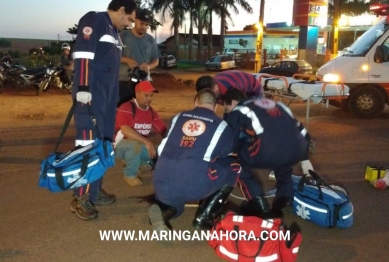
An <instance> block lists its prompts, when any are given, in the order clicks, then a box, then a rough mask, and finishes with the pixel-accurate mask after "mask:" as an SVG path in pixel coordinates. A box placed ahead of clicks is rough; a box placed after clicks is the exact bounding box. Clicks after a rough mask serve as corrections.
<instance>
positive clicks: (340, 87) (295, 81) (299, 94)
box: [252, 73, 349, 128]
mask: <svg viewBox="0 0 389 262" xmlns="http://www.w3.org/2000/svg"><path fill="white" fill-rule="evenodd" d="M252 75H254V76H255V77H256V78H257V79H258V80H259V81H260V82H261V85H262V86H263V87H264V93H265V94H267V95H271V96H278V97H281V99H282V101H283V98H287V99H289V103H288V105H289V104H290V103H291V102H292V101H293V100H297V101H307V109H306V128H308V124H309V108H310V101H312V102H313V103H316V104H317V103H319V102H323V101H326V102H327V105H328V101H329V100H330V99H338V100H339V99H340V100H341V99H347V98H348V95H349V87H348V86H346V85H344V84H342V83H328V82H323V81H320V79H319V78H317V77H316V76H310V75H298V74H296V75H294V76H293V77H284V76H276V75H270V74H264V73H253V74H252ZM299 78H300V79H299Z"/></svg>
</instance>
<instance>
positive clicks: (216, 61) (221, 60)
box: [205, 55, 236, 71]
mask: <svg viewBox="0 0 389 262" xmlns="http://www.w3.org/2000/svg"><path fill="white" fill-rule="evenodd" d="M235 67H236V65H235V60H234V59H233V58H232V56H230V55H215V56H212V57H211V59H209V60H208V61H207V62H205V69H206V70H207V71H209V70H216V71H220V70H225V69H234V68H235Z"/></svg>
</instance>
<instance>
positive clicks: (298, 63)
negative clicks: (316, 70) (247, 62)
mask: <svg viewBox="0 0 389 262" xmlns="http://www.w3.org/2000/svg"><path fill="white" fill-rule="evenodd" d="M259 73H266V74H271V75H278V76H293V75H294V74H305V75H311V74H313V70H312V66H311V65H310V64H308V63H307V62H306V61H305V60H301V59H292V58H287V59H283V60H281V61H277V62H275V63H274V64H272V65H271V66H268V67H263V68H261V70H259Z"/></svg>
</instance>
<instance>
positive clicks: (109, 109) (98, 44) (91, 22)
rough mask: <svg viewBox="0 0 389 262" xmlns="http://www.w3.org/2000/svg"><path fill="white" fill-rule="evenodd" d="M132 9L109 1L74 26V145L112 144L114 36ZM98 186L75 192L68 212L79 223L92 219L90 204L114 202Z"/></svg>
mask: <svg viewBox="0 0 389 262" xmlns="http://www.w3.org/2000/svg"><path fill="white" fill-rule="evenodd" d="M136 8H137V6H136V3H135V1H134V0H112V1H111V2H110V3H109V5H108V10H107V11H106V12H89V13H87V14H86V15H84V16H83V17H82V18H81V19H80V21H79V23H78V28H79V29H78V34H77V38H76V44H75V46H74V53H73V61H74V82H73V88H72V94H73V100H76V101H77V104H76V108H75V112H74V123H75V126H76V146H77V145H81V146H85V145H88V144H90V143H92V142H93V141H94V139H95V137H96V136H100V138H104V139H107V140H110V141H112V140H113V137H114V129H115V112H116V102H117V99H118V85H119V79H118V75H119V66H120V58H121V52H122V44H121V40H120V37H119V36H118V31H120V30H123V29H124V28H125V27H129V26H131V25H132V22H133V21H134V20H135V12H136ZM89 106H90V108H89ZM89 111H90V112H91V114H92V115H93V116H94V119H92V117H91V114H90V113H89ZM94 123H96V124H97V128H98V132H96V130H95V125H94ZM101 183H102V179H99V180H97V181H95V182H92V183H91V184H88V185H87V186H84V187H80V188H77V189H76V190H75V192H74V195H75V197H74V199H73V201H72V202H71V204H70V210H71V211H72V212H74V213H76V215H77V216H78V217H79V218H80V219H83V220H89V219H95V218H97V217H98V212H97V210H96V208H95V205H107V204H111V203H113V202H115V200H116V197H115V195H112V194H107V193H106V192H105V191H104V190H102V189H101Z"/></svg>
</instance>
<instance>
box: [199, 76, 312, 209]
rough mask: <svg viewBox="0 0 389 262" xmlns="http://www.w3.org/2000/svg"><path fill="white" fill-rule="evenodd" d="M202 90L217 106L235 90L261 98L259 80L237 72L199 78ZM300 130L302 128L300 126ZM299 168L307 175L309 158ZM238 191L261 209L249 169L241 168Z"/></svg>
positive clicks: (309, 167)
mask: <svg viewBox="0 0 389 262" xmlns="http://www.w3.org/2000/svg"><path fill="white" fill-rule="evenodd" d="M204 88H210V89H212V90H213V91H214V92H215V94H216V97H217V98H218V100H217V102H218V104H221V105H223V96H224V95H225V94H226V93H227V92H228V91H230V90H234V89H237V90H239V91H241V92H242V93H244V94H245V96H246V97H262V96H263V87H262V85H261V83H260V82H259V80H258V79H257V78H256V77H255V76H253V75H252V74H250V73H245V72H241V71H238V70H229V71H224V72H220V73H217V74H216V75H215V76H213V77H212V76H208V75H206V76H201V77H199V78H198V79H197V81H196V90H197V91H199V90H201V89H204ZM301 128H303V126H302V125H301ZM301 167H302V169H303V172H304V174H308V170H309V169H312V170H313V167H312V164H311V162H310V161H309V156H308V154H306V158H305V159H303V161H302V162H301ZM238 184H239V187H240V190H241V192H242V194H243V195H244V197H245V199H246V200H249V201H250V200H252V201H251V203H253V201H257V204H258V205H257V207H258V208H261V206H262V204H263V203H262V202H263V201H262V198H261V197H259V196H260V195H261V194H263V192H262V188H261V186H260V185H258V182H257V180H256V179H255V178H254V175H253V173H252V171H251V170H250V169H246V168H243V169H242V172H241V174H240V176H239V181H238ZM245 204H247V201H243V202H242V206H244V205H245Z"/></svg>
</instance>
